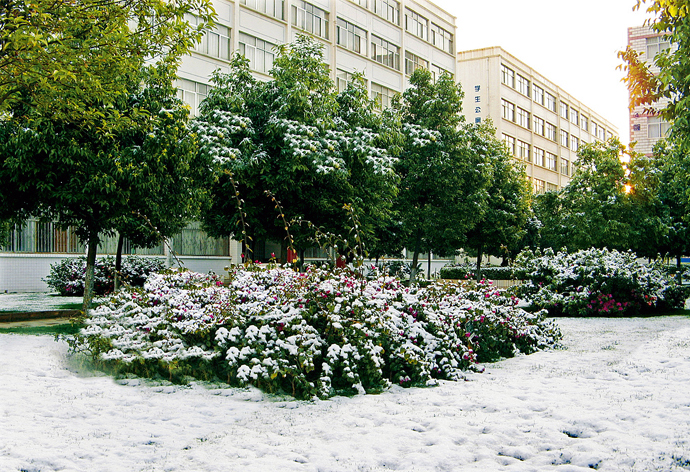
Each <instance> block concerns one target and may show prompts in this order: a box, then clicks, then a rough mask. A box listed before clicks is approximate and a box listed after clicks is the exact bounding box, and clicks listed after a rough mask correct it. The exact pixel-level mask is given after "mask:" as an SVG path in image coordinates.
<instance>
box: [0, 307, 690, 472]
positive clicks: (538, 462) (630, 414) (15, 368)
mask: <svg viewBox="0 0 690 472" xmlns="http://www.w3.org/2000/svg"><path fill="white" fill-rule="evenodd" d="M557 323H558V324H559V325H560V326H561V330H562V331H563V335H564V338H563V344H564V349H557V350H549V351H543V352H537V353H534V354H531V355H529V356H524V355H523V356H518V357H515V358H512V359H506V360H503V361H500V362H497V363H493V364H486V365H485V368H486V370H485V372H484V373H467V380H466V381H464V382H445V381H441V382H440V385H439V386H437V387H430V388H410V389H403V388H401V387H399V386H393V387H392V388H391V389H390V390H387V391H385V392H383V393H381V394H379V395H358V396H355V397H351V398H348V397H334V398H332V399H329V400H325V401H319V400H317V401H295V400H293V399H292V398H290V397H280V396H272V395H266V394H263V393H262V392H261V391H259V390H257V389H255V388H246V389H239V388H230V387H228V386H227V385H226V384H222V383H216V384H213V383H199V382H192V383H191V384H190V385H187V386H180V385H171V384H169V383H167V382H164V381H152V380H144V379H139V378H123V379H118V380H116V379H114V378H112V377H110V376H107V375H105V374H99V373H97V372H94V371H90V370H87V369H85V368H84V366H83V365H82V364H80V363H79V362H78V359H76V358H74V357H70V356H68V347H67V345H66V343H65V342H62V341H60V342H56V341H55V339H54V337H53V336H46V335H43V336H22V335H14V334H0V470H2V471H19V470H26V471H31V472H39V471H41V472H53V471H77V472H81V471H92V470H97V471H100V470H103V471H109V472H130V471H148V472H162V471H167V472H226V471H243V472H254V471H256V472H265V471H281V472H282V471H299V472H316V471H320V470H321V471H329V472H351V471H360V472H375V471H378V472H383V471H391V470H398V471H409V472H413V471H418V472H422V471H433V470H447V471H452V470H457V471H459V470H462V471H463V472H465V471H488V470H490V471H501V470H509V471H514V472H519V471H525V472H526V471H530V472H535V471H536V472H540V471H544V472H559V471H561V472H576V471H583V472H584V471H591V470H593V469H597V470H599V471H620V470H626V471H629V472H643V471H649V470H664V471H669V472H671V471H678V472H681V471H687V467H688V465H690V439H689V438H690V343H689V342H688V339H690V318H688V317H687V316H672V317H652V318H586V319H583V318H570V319H568V318H560V319H558V320H557Z"/></svg>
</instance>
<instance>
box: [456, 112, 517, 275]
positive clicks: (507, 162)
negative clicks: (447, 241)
mask: <svg viewBox="0 0 690 472" xmlns="http://www.w3.org/2000/svg"><path fill="white" fill-rule="evenodd" d="M485 126H486V129H485V130H483V131H484V132H486V133H487V137H486V138H485V143H486V145H487V148H485V150H484V152H486V153H487V155H488V156H489V158H490V159H489V165H490V166H491V170H492V171H491V182H490V184H489V188H488V198H487V200H486V205H485V207H484V213H483V215H482V216H481V217H479V218H477V219H476V220H475V226H474V228H472V229H471V230H470V231H469V232H468V233H467V242H466V244H465V247H466V248H471V249H472V250H474V251H475V252H476V253H477V267H476V271H475V272H476V274H477V277H481V276H485V277H488V278H491V277H490V276H489V275H487V274H484V270H483V269H482V268H481V265H480V264H481V260H482V257H483V256H484V254H489V255H491V256H495V257H504V258H506V259H512V255H513V254H514V253H515V254H516V253H517V252H519V251H520V250H522V249H523V247H522V244H523V240H524V238H525V236H526V228H527V221H528V218H529V217H530V216H531V211H530V197H531V192H530V183H529V179H528V178H527V175H526V174H525V172H524V169H523V168H522V166H521V165H520V164H518V163H517V162H516V161H515V159H514V158H513V156H511V155H510V154H509V153H508V150H507V149H506V148H505V145H504V144H503V143H501V142H500V141H498V140H497V139H495V138H493V135H495V130H494V129H493V127H492V126H491V125H490V124H488V125H485Z"/></svg>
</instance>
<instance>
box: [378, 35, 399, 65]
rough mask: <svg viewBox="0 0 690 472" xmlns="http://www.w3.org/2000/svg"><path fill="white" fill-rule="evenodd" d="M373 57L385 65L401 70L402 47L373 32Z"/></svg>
mask: <svg viewBox="0 0 690 472" xmlns="http://www.w3.org/2000/svg"><path fill="white" fill-rule="evenodd" d="M371 58H372V59H373V60H375V61H376V62H380V63H381V64H383V65H385V66H388V67H392V68H393V69H395V70H400V48H399V47H398V46H396V45H395V44H393V43H389V42H388V41H386V40H385V39H383V38H379V37H378V36H374V35H373V34H372V35H371Z"/></svg>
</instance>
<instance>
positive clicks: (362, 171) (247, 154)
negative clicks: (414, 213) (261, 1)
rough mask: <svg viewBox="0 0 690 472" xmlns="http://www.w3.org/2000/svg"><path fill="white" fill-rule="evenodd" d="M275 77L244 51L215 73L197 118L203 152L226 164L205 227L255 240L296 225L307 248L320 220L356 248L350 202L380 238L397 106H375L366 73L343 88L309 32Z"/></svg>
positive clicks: (392, 184) (365, 229)
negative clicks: (253, 64)
mask: <svg viewBox="0 0 690 472" xmlns="http://www.w3.org/2000/svg"><path fill="white" fill-rule="evenodd" d="M271 76H272V80H270V81H268V82H259V81H257V80H255V79H254V78H253V76H252V75H251V73H250V72H249V69H248V64H247V61H246V59H244V58H242V57H240V56H236V57H234V58H233V60H232V63H231V67H230V72H229V73H228V74H216V75H214V77H213V81H214V83H215V85H216V87H214V88H213V89H212V90H211V91H210V93H209V96H208V98H207V99H206V100H205V102H204V105H203V106H202V110H201V116H200V117H199V118H198V119H197V120H196V121H195V123H194V125H193V126H194V129H195V131H196V133H197V135H198V136H199V139H200V143H201V153H202V154H204V155H207V156H210V157H211V158H213V159H215V160H216V161H217V162H218V163H219V164H220V165H221V166H222V168H223V171H222V172H221V174H220V176H219V180H218V182H217V184H216V185H215V186H214V188H213V192H212V193H213V202H212V206H211V209H210V211H209V212H208V213H207V214H206V215H205V217H204V225H205V229H206V230H207V231H208V233H209V234H211V235H214V236H232V235H237V236H242V238H241V239H246V241H247V243H248V244H253V242H255V241H257V240H258V239H264V238H268V239H273V240H284V239H285V238H286V235H287V232H288V230H289V233H290V237H291V240H292V241H294V244H295V246H296V247H297V249H298V250H301V249H305V248H308V247H312V246H314V243H315V241H314V238H315V231H316V229H318V231H320V232H321V233H322V234H333V235H337V236H338V238H339V239H341V240H345V241H348V244H349V246H350V247H354V246H355V245H357V243H356V241H355V239H356V234H355V233H350V232H349V230H350V229H351V228H350V227H349V219H350V218H348V214H347V212H345V211H344V210H343V208H344V206H345V205H349V206H348V208H351V209H352V212H353V213H354V214H356V215H357V220H358V222H359V224H358V227H357V233H358V234H359V236H360V239H361V240H362V241H363V242H364V245H368V243H369V242H374V241H375V240H376V237H377V236H376V234H378V233H377V230H378V228H380V227H381V226H383V225H384V223H386V222H387V221H389V213H390V208H391V202H392V200H393V198H394V196H395V193H396V190H397V187H396V182H397V176H396V174H395V172H394V170H393V164H394V162H395V158H394V156H393V153H394V152H395V149H394V146H393V143H394V142H395V139H396V134H395V129H392V130H391V129H390V126H389V121H387V120H388V118H387V116H388V114H383V115H380V114H378V113H376V112H375V110H374V103H373V102H372V100H371V99H370V98H369V97H368V94H367V90H366V83H365V81H364V80H363V78H362V77H361V76H360V75H355V77H354V78H353V80H352V81H351V82H350V83H349V84H348V86H347V88H346V89H345V90H344V91H343V92H342V93H340V94H336V91H335V89H334V84H333V83H332V81H331V79H330V73H329V70H328V65H327V64H326V63H325V62H324V61H323V51H322V46H321V45H320V44H319V43H318V42H317V41H314V40H312V39H310V38H308V37H306V36H298V38H297V40H296V42H295V43H293V44H290V45H283V46H281V47H280V48H279V51H278V55H277V57H276V60H275V62H274V68H273V69H272V71H271ZM266 192H269V194H270V195H271V196H273V198H275V199H277V200H278V201H280V203H281V207H282V209H281V211H280V212H277V211H276V208H275V206H276V205H275V203H274V202H273V201H272V199H271V197H268V196H267V195H266ZM305 221H308V222H309V223H310V224H298V223H300V222H305ZM286 222H287V223H288V225H291V226H290V227H289V228H287V226H288V225H286V224H285V223H286ZM292 241H290V242H292Z"/></svg>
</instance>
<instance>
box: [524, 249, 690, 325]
mask: <svg viewBox="0 0 690 472" xmlns="http://www.w3.org/2000/svg"><path fill="white" fill-rule="evenodd" d="M515 265H516V267H517V270H521V271H523V272H524V274H525V275H524V277H525V278H526V279H528V282H527V283H525V284H524V285H522V286H521V287H519V289H518V290H519V293H520V295H521V296H524V297H526V298H527V300H529V301H530V302H531V303H532V305H533V306H535V307H537V308H546V309H547V310H548V311H549V313H550V314H552V315H569V316H628V315H631V314H638V313H641V312H649V311H652V310H654V309H659V308H676V307H682V306H683V304H684V302H685V299H686V298H687V297H688V295H689V293H688V289H687V287H681V286H678V285H675V284H674V283H673V282H672V281H671V280H669V279H668V278H667V277H666V275H665V273H664V272H663V271H661V270H659V269H658V268H656V267H654V266H647V265H644V264H642V263H641V262H639V261H638V260H637V258H636V256H635V254H634V253H632V252H618V251H608V250H607V249H589V250H586V251H579V252H576V253H574V254H567V253H562V252H559V253H557V254H554V252H553V251H552V250H550V249H547V250H546V251H544V253H543V255H542V254H540V253H538V252H537V253H533V252H532V251H524V252H522V253H521V254H520V255H519V256H518V257H517V259H516V261H515Z"/></svg>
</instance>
